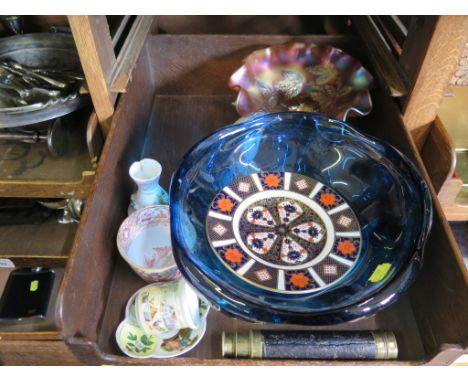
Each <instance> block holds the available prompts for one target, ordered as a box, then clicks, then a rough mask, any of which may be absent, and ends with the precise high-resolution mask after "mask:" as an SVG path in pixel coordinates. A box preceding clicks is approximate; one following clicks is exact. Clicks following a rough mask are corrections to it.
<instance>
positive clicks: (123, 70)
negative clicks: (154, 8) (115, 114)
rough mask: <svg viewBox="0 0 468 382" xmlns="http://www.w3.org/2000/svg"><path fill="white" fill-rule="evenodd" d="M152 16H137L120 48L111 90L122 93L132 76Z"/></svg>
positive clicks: (151, 21)
mask: <svg viewBox="0 0 468 382" xmlns="http://www.w3.org/2000/svg"><path fill="white" fill-rule="evenodd" d="M153 20H154V16H138V17H137V18H136V20H135V22H134V24H133V26H132V29H131V30H130V32H129V34H128V36H127V38H126V40H125V43H124V45H123V47H122V49H121V50H120V53H119V56H118V57H117V62H116V65H115V67H114V70H113V74H112V79H111V90H112V91H113V92H117V93H124V92H125V91H126V90H127V84H128V81H130V79H131V78H132V73H133V70H134V68H135V64H136V61H137V60H138V57H139V56H140V51H141V49H142V48H143V44H144V43H145V40H146V37H147V36H148V33H149V31H150V28H151V25H152V23H153Z"/></svg>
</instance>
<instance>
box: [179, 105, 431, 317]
mask: <svg viewBox="0 0 468 382" xmlns="http://www.w3.org/2000/svg"><path fill="white" fill-rule="evenodd" d="M170 193H171V225H172V242H173V251H174V255H175V258H176V261H177V263H178V265H179V267H180V269H181V271H182V273H183V274H184V276H185V277H186V278H187V279H188V281H189V282H191V283H192V285H193V286H194V287H195V288H196V289H198V290H199V291H200V293H202V294H203V295H204V296H205V297H207V298H208V299H209V300H210V301H211V302H212V303H213V304H214V305H216V306H219V307H220V308H221V309H222V310H224V311H225V312H227V313H230V314H232V315H235V316H238V317H242V318H245V319H248V320H254V321H269V322H281V323H298V324H310V325H322V324H332V323H338V322H342V321H347V320H351V319H355V318H358V317H363V316H366V315H370V314H373V313H375V312H376V311H378V310H380V309H382V308H384V307H385V306H387V305H388V304H390V303H392V302H393V301H395V300H396V298H397V297H398V296H399V295H400V294H401V293H402V292H403V291H404V290H406V289H407V288H408V287H409V285H410V284H411V283H412V282H413V280H414V278H415V276H416V274H417V271H418V270H419V268H420V266H421V261H422V251H423V246H424V242H425V240H426V238H427V235H428V233H429V230H430V225H431V219H432V204H431V198H430V194H429V191H428V188H427V185H426V183H425V182H424V180H423V179H422V177H421V176H420V174H419V172H418V171H417V169H416V168H415V166H414V165H413V164H412V163H411V162H410V161H409V160H408V159H407V158H405V157H404V156H403V155H402V154H401V153H400V152H398V151H397V150H396V149H395V148H393V147H392V146H390V145H389V144H386V143H384V142H382V141H379V140H377V139H375V138H371V137H368V136H366V135H364V134H361V133H359V132H358V131H356V130H354V129H353V128H351V127H350V126H349V125H347V124H346V123H345V122H342V121H339V120H335V119H331V118H329V117H327V116H324V115H319V114H312V113H303V112H284V113H271V114H263V115H259V116H254V117H251V118H250V119H248V120H246V121H244V122H241V123H237V124H233V125H230V126H226V127H223V128H221V129H219V130H217V131H215V132H214V133H213V134H211V135H210V136H208V137H206V138H205V139H203V140H202V141H201V142H199V143H198V144H197V145H195V146H194V147H193V148H192V149H191V150H190V151H189V152H188V153H187V154H186V156H185V157H184V158H183V160H182V163H181V165H180V167H179V169H178V170H177V172H176V173H175V174H174V175H173V178H172V182H171V191H170Z"/></svg>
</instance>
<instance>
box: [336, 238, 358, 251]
mask: <svg viewBox="0 0 468 382" xmlns="http://www.w3.org/2000/svg"><path fill="white" fill-rule="evenodd" d="M337 248H338V251H340V252H341V253H342V254H343V255H350V254H352V253H354V251H355V250H356V246H355V245H354V244H353V243H351V242H350V241H349V240H344V241H342V242H340V243H339V244H338V247H337Z"/></svg>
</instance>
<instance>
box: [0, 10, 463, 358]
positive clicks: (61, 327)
mask: <svg viewBox="0 0 468 382" xmlns="http://www.w3.org/2000/svg"><path fill="white" fill-rule="evenodd" d="M86 22H87V23H88V24H89V23H90V22H91V20H89V19H87V21H86ZM72 23H73V22H72ZM79 28H80V27H79V23H77V24H76V25H75V26H74V27H73V28H72V29H79ZM149 30H150V31H151V32H150V33H148V34H145V38H144V39H143V41H142V45H141V50H140V53H139V54H138V58H135V57H134V65H133V64H132V65H131V67H132V70H131V73H132V74H131V76H129V81H128V84H127V86H125V89H124V90H125V91H124V92H122V94H120V95H119V96H118V97H117V96H116V104H115V106H114V104H112V108H114V109H115V111H113V112H112V113H111V115H110V116H107V117H106V116H105V115H106V114H105V113H104V114H101V116H104V117H103V118H101V123H102V125H104V129H105V132H106V135H107V137H106V141H105V145H104V148H103V151H102V154H101V157H100V160H99V164H98V167H97V170H96V176H95V179H94V182H93V185H92V187H91V191H90V194H89V197H88V201H87V204H86V208H85V211H84V214H83V217H82V220H81V223H80V225H79V227H78V230H77V233H76V237H75V240H74V242H73V248H72V252H71V255H70V258H69V260H68V262H67V265H66V267H65V271H64V275H63V279H62V281H61V284H60V287H59V290H58V292H57V293H58V297H57V303H56V304H57V305H56V310H55V314H56V323H57V327H58V329H57V331H56V332H55V333H54V334H53V337H50V338H44V339H35V338H34V335H36V336H37V335H38V334H37V333H36V334H30V337H28V340H26V339H24V338H18V339H16V340H15V339H10V338H7V339H6V338H5V339H4V340H3V341H0V360H2V361H3V362H4V363H12V356H11V354H12V353H11V352H17V353H15V354H22V353H21V351H22V350H21V349H22V348H21V345H22V344H23V342H24V341H27V343H28V344H29V346H28V351H29V353H28V354H29V355H30V356H31V358H28V357H26V358H24V359H25V362H24V363H42V362H44V363H49V362H50V361H47V360H44V358H43V357H42V356H41V355H40V354H39V353H40V349H41V347H43V346H44V344H45V342H41V341H46V342H47V349H48V350H47V351H49V349H56V350H50V351H51V352H52V353H53V352H55V351H57V352H59V351H64V352H63V354H64V355H63V357H64V359H63V360H62V359H59V358H57V360H59V361H60V362H62V361H63V363H74V362H79V363H83V364H110V363H112V364H131V365H134V364H143V365H150V364H152V365H156V364H160V365H192V364H204V365H214V364H230V365H240V364H245V365H259V364H262V365H264V364H265V365H266V364H291V365H292V364H307V365H313V364H357V363H360V364H382V363H385V364H412V365H413V364H425V363H430V364H449V363H450V362H452V361H453V360H455V359H456V358H457V357H458V356H459V355H461V354H463V353H464V352H465V351H466V348H467V346H468V329H467V327H466V323H467V322H468V309H467V306H466V300H467V298H468V273H467V271H466V269H465V267H464V264H463V261H462V257H461V254H460V251H459V249H458V247H457V245H456V243H455V241H454V238H453V235H452V233H451V231H450V228H449V226H448V223H447V221H446V219H445V217H444V213H443V211H442V208H441V205H440V203H439V202H438V200H437V193H436V191H435V190H434V188H431V192H432V197H433V200H434V223H433V228H432V233H431V235H430V237H429V240H428V243H427V246H426V252H425V255H426V256H425V263H424V266H423V269H422V272H421V273H420V275H419V276H418V278H417V280H416V282H415V284H414V285H413V286H412V287H411V288H410V289H409V291H408V292H407V293H405V294H404V295H402V296H401V298H400V299H399V300H398V301H397V303H395V304H393V305H392V306H390V307H389V308H388V309H385V310H384V311H382V312H380V313H378V314H376V315H375V316H373V317H369V318H366V319H362V320H360V321H357V322H353V323H346V324H341V325H337V326H333V327H327V328H324V327H318V328H317V327H316V328H314V329H317V330H323V329H332V328H333V329H351V330H366V329H368V330H374V329H382V330H393V331H394V332H395V333H396V337H397V340H398V342H399V346H400V357H399V359H398V360H397V361H386V362H381V361H367V362H345V361H333V362H330V361H271V360H230V359H222V358H221V349H220V334H221V331H223V330H238V329H249V328H255V327H258V326H259V325H260V324H252V323H247V322H244V321H240V320H237V319H234V318H231V317H228V316H225V315H224V314H223V313H221V312H217V311H212V312H211V313H210V315H209V318H208V328H207V333H206V335H205V336H204V338H203V340H202V341H201V343H200V344H199V345H198V346H197V347H196V348H195V349H194V350H192V351H191V352H189V353H187V354H186V355H184V356H181V357H178V358H172V359H165V360H154V359H146V360H135V359H131V358H128V357H126V356H124V355H122V354H121V352H120V351H119V349H118V347H117V345H116V343H115V339H114V334H115V330H116V328H117V325H118V324H119V322H120V321H121V320H122V319H123V315H124V309H125V304H126V302H127V300H128V298H129V297H130V296H131V295H132V294H133V292H134V291H136V290H137V289H138V288H139V287H141V286H143V285H144V282H143V281H142V280H141V279H140V278H139V277H138V276H137V275H136V274H135V273H134V272H133V271H132V270H131V269H130V268H129V267H128V266H127V265H126V263H125V262H124V261H123V260H122V259H121V258H120V256H119V254H118V251H117V247H116V244H115V238H116V234H117V230H118V228H119V226H120V224H121V222H122V221H123V219H124V218H125V217H126V213H127V206H128V203H129V197H130V194H131V192H132V187H133V185H132V184H131V179H130V178H129V176H128V167H129V165H130V164H131V163H132V162H133V161H134V160H137V159H139V158H141V157H154V158H156V159H158V160H159V161H160V162H161V163H162V165H163V176H162V180H161V181H162V185H163V186H165V187H167V186H168V185H169V180H170V175H171V173H172V171H174V170H175V169H176V168H177V165H178V163H179V161H180V159H181V157H182V155H183V154H184V153H185V152H186V150H188V149H189V148H190V147H191V146H192V145H193V144H194V143H195V142H197V141H198V140H200V139H201V138H203V137H204V136H206V135H207V134H208V133H210V132H211V131H213V130H214V129H216V128H218V127H221V126H223V125H226V124H229V123H232V122H233V121H235V120H236V119H237V114H236V112H235V109H234V107H233V106H232V102H233V101H234V99H235V94H234V93H233V92H231V91H230V90H229V89H228V87H227V82H228V78H229V76H230V74H231V73H232V72H233V71H234V70H235V69H237V68H238V67H239V66H240V64H241V62H242V59H243V57H245V56H246V55H247V54H248V53H249V52H251V51H252V50H254V49H257V48H259V47H264V46H268V45H274V44H281V43H286V42H289V41H304V42H306V43H315V44H330V45H333V46H337V47H339V48H342V49H343V50H345V51H347V52H349V53H350V54H351V55H353V56H356V57H358V58H359V59H360V60H361V61H362V62H364V63H365V65H366V66H369V69H370V70H371V72H374V70H375V68H374V66H373V65H372V64H371V62H370V60H369V55H368V51H366V50H365V49H364V45H363V43H362V40H361V39H360V37H359V36H358V35H356V34H347V35H297V36H288V35H274V34H273V35H222V34H211V35H162V34H156V33H154V31H155V30H156V28H155V27H154V26H153V27H152V28H149ZM82 54H83V53H80V56H81V57H82V58H83V56H82ZM84 66H85V64H84ZM108 78H110V77H108ZM87 79H88V81H90V77H89V76H88V75H87ZM111 82H112V81H111ZM111 82H109V81H107V83H106V86H105V88H106V89H105V91H106V92H107V93H109V89H112V85H111ZM101 86H102V84H101ZM89 89H90V91H92V92H93V88H92V86H89ZM121 90H122V89H121ZM110 93H112V91H110ZM95 99H97V98H96V97H95V96H93V101H94V100H95ZM372 99H373V103H374V108H373V111H372V113H371V114H370V115H369V116H367V117H363V118H356V119H354V120H351V121H350V122H351V124H353V125H355V126H356V127H358V128H359V129H362V131H364V132H366V133H369V134H371V135H373V136H376V137H379V138H382V139H384V140H386V141H388V142H389V143H391V144H393V145H394V146H396V147H397V148H398V149H399V150H400V151H402V152H403V153H404V154H405V155H407V156H408V157H409V158H410V159H411V160H412V161H413V162H414V163H415V164H416V165H417V166H418V167H419V168H420V170H421V172H422V174H423V176H425V178H426V179H427V180H428V181H429V175H428V172H427V171H426V169H425V167H424V163H423V161H422V158H421V155H420V153H419V151H418V149H417V146H416V145H415V143H414V141H413V139H412V137H411V134H410V132H409V131H408V129H407V128H406V127H405V123H404V119H403V116H402V112H401V109H400V107H399V105H398V104H397V102H395V100H394V99H393V98H392V97H391V96H390V94H389V93H388V91H387V89H386V88H385V85H384V84H383V83H382V82H379V83H378V85H377V86H376V87H375V89H374V90H373V92H372ZM109 105H110V104H109ZM95 106H96V108H97V105H96V104H95ZM96 111H97V110H96ZM261 327H262V328H268V327H270V326H269V325H264V324H262V325H261ZM281 327H283V326H281ZM284 327H285V328H290V326H284ZM13 341H18V342H13ZM2 342H3V343H2ZM31 349H34V350H31ZM60 349H61V350H60ZM65 349H66V350H65ZM35 352H37V353H35ZM34 354H37V358H35V357H34ZM19 363H20V362H19Z"/></svg>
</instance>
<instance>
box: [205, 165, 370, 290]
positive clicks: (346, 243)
mask: <svg viewBox="0 0 468 382" xmlns="http://www.w3.org/2000/svg"><path fill="white" fill-rule="evenodd" d="M206 229H207V235H208V240H209V242H210V244H211V247H212V249H213V251H214V252H215V253H216V255H217V256H218V257H219V258H220V259H221V261H222V262H223V264H224V265H225V266H226V267H227V268H228V269H230V270H231V271H232V272H234V273H235V274H236V275H237V276H238V277H240V278H242V279H244V280H245V281H247V282H249V283H252V284H254V285H256V286H258V287H261V288H264V289H268V290H272V291H275V292H279V293H307V292H310V291H315V290H320V289H323V288H326V287H328V286H330V285H333V284H334V283H336V282H338V280H340V279H341V278H342V277H343V276H344V275H346V274H347V273H348V272H350V271H351V269H353V266H354V265H355V264H356V260H357V258H358V256H359V253H360V250H361V230H360V226H359V222H358V219H357V218H356V215H355V214H354V212H353V211H352V209H351V208H350V206H349V205H348V204H347V203H346V201H345V200H344V199H343V197H342V196H341V195H339V194H338V193H337V192H336V191H334V190H333V189H331V188H330V187H328V186H326V185H324V184H322V183H320V182H318V181H316V180H314V179H312V178H310V177H307V176H304V175H301V174H296V173H291V172H259V173H253V174H251V175H248V176H243V177H240V178H238V179H236V180H235V181H234V182H232V183H231V184H230V185H228V186H226V187H224V188H223V189H222V190H220V191H219V192H218V193H217V194H216V196H215V197H214V199H213V201H212V203H211V205H210V208H209V211H208V215H207V219H206Z"/></svg>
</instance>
